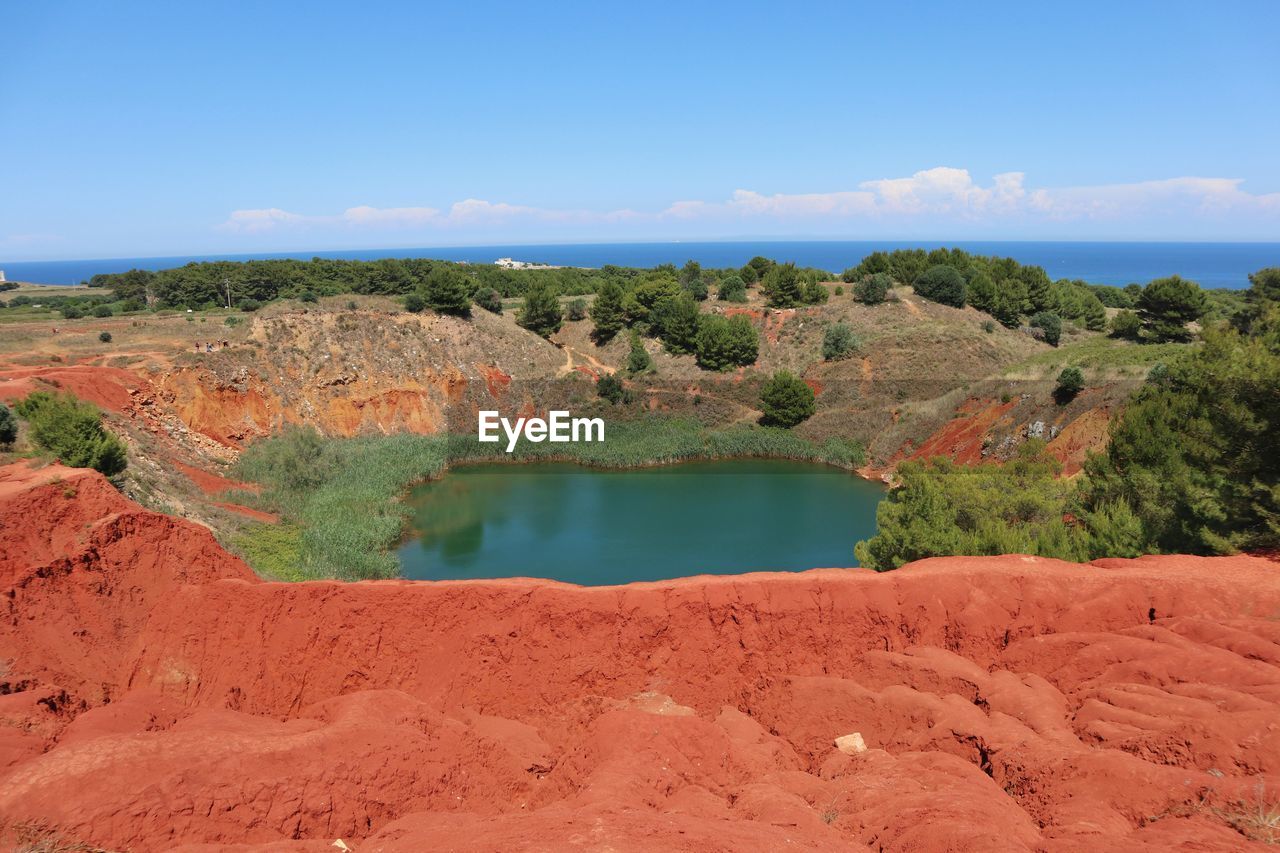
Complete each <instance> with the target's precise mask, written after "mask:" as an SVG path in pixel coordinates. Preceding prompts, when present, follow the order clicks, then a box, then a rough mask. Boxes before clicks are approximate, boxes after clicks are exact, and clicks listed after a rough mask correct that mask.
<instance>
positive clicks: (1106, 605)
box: [0, 466, 1280, 853]
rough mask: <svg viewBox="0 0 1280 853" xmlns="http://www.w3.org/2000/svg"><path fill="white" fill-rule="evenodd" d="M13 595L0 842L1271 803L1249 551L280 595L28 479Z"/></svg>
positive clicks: (488, 843) (806, 823)
mask: <svg viewBox="0 0 1280 853" xmlns="http://www.w3.org/2000/svg"><path fill="white" fill-rule="evenodd" d="M0 602H2V603H0V608H3V611H2V612H3V618H2V619H0V659H3V660H6V661H9V664H8V667H7V674H3V675H0V826H4V825H8V826H13V825H15V824H16V823H25V824H28V825H32V824H38V825H40V826H43V827H47V828H49V831H50V832H54V833H57V834H58V835H59V837H60V838H62V839H65V840H68V841H70V840H79V841H82V842H86V843H89V844H93V845H97V846H100V847H104V848H108V849H115V850H121V849H128V850H133V851H159V850H165V851H168V850H175V849H188V850H225V849H228V848H230V847H231V846H232V845H247V846H246V847H237V848H234V849H253V848H260V849H271V850H317V851H319V850H331V849H333V848H332V847H331V846H330V845H331V844H332V843H333V841H334V840H335V839H339V838H340V839H342V840H343V841H344V842H345V843H346V844H347V845H349V846H350V847H352V848H354V849H355V850H358V851H361V853H364V851H422V850H481V851H508V850H563V849H567V848H575V849H585V850H614V851H638V850H679V851H717V850H777V849H795V850H833V851H834V850H850V849H864V848H866V849H877V850H1072V851H1076V850H1078V851H1085V850H1089V851H1092V850H1152V851H1154V850H1167V849H1170V848H1173V847H1178V846H1184V847H1186V848H1187V849H1195V850H1202V851H1203V850H1234V849H1241V847H1243V846H1246V845H1248V844H1249V843H1250V842H1249V841H1248V840H1247V838H1246V836H1245V835H1244V834H1242V832H1245V833H1253V834H1255V835H1257V836H1258V837H1262V834H1263V833H1265V832H1266V831H1267V829H1266V827H1265V826H1263V825H1262V824H1263V823H1264V820H1263V819H1262V817H1260V815H1261V816H1265V815H1266V814H1267V810H1268V809H1275V808H1276V807H1277V806H1276V798H1275V792H1276V791H1277V790H1280V566H1277V565H1276V564H1274V563H1272V562H1269V561H1266V560H1262V559H1258V558H1252V557H1232V558H1217V559H1206V558H1192V557H1159V558H1144V559H1141V560H1133V561H1129V560H1110V561H1102V562H1100V563H1098V564H1095V565H1074V564H1068V563H1062V562H1057V561H1053V560H1042V559H1034V558H1029V557H1019V556H1009V557H995V558H951V559H940V560H928V561H924V562H921V563H916V564H913V565H911V566H908V567H906V568H904V569H902V570H899V571H897V572H892V573H889V574H886V575H875V574H872V573H870V572H864V571H860V570H838V569H826V570H817V571H812V572H806V573H802V574H754V575H742V576H737V577H717V578H693V579H688V580H683V581H673V582H665V583H657V584H637V585H631V586H626V587H610V588H603V587H597V588H578V587H572V586H567V585H563V584H556V583H551V582H546V581H535V580H511V581H476V582H451V583H415V582H398V581H391V582H367V583H355V584H341V583H330V582H317V583H306V584H281V583H266V582H262V581H259V580H258V579H256V578H255V577H253V576H252V575H251V574H250V572H249V570H248V569H247V568H246V567H245V566H244V564H243V563H241V562H240V561H239V560H238V559H236V558H234V557H231V556H229V555H228V554H226V553H225V552H224V551H222V550H221V549H220V548H219V547H218V545H217V544H216V543H215V542H214V540H213V539H212V537H211V536H210V535H209V533H208V532H207V531H206V530H205V529H204V528H202V527H199V526H197V525H194V524H192V523H189V522H186V521H184V520H181V519H175V518H171V517H168V516H164V515H159V514H156V513H152V512H148V511H145V510H142V509H140V508H139V507H137V506H136V505H134V504H132V503H130V502H129V501H128V500H126V499H125V498H123V497H122V496H120V495H119V494H118V493H117V492H115V491H114V490H113V489H112V488H111V486H110V485H109V484H108V483H106V482H105V481H104V480H103V479H102V478H101V477H98V476H97V475H96V474H93V473H90V472H84V471H71V470H68V469H59V468H46V469H43V470H40V471H32V470H30V469H27V468H25V467H19V466H11V467H9V468H5V469H0ZM855 732H856V733H858V734H859V736H860V739H859V738H849V739H846V740H842V741H841V743H842V744H843V749H841V748H837V747H836V745H835V740H836V738H841V737H843V736H846V735H852V734H853V733H855ZM1260 783H1261V784H1263V785H1264V786H1265V787H1263V788H1259V784H1260ZM1259 809H1261V811H1259Z"/></svg>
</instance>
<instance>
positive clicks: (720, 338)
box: [696, 314, 760, 370]
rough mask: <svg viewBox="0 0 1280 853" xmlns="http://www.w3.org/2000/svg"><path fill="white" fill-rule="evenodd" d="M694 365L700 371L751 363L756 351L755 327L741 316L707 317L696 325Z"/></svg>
mask: <svg viewBox="0 0 1280 853" xmlns="http://www.w3.org/2000/svg"><path fill="white" fill-rule="evenodd" d="M696 346H697V355H698V366H699V367H701V368H703V369H704V370H729V369H731V368H734V367H741V366H745V365H748V364H754V363H755V360H756V357H757V355H758V354H759V350H760V339H759V337H758V336H757V335H756V329H755V326H752V325H751V321H750V320H748V319H747V318H746V317H744V316H742V315H737V316H734V317H722V316H720V315H718V314H708V315H706V316H704V317H702V319H701V321H700V322H699V324H698V337H697V342H696Z"/></svg>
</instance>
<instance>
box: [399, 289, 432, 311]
mask: <svg viewBox="0 0 1280 853" xmlns="http://www.w3.org/2000/svg"><path fill="white" fill-rule="evenodd" d="M426 309H427V300H426V299H424V298H423V297H422V294H420V293H410V294H409V295H408V296H406V297H405V298H404V310H406V311H408V312H409V313H410V314H421V313H422V312H423V311H425V310H426Z"/></svg>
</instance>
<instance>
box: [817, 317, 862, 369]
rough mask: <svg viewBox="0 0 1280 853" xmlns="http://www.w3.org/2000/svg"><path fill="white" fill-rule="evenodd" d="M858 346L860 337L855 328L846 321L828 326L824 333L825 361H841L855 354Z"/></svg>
mask: <svg viewBox="0 0 1280 853" xmlns="http://www.w3.org/2000/svg"><path fill="white" fill-rule="evenodd" d="M857 348H858V339H857V337H855V336H854V334H853V330H852V329H850V328H849V327H848V326H846V325H845V324H844V323H836V324H835V325H834V326H828V327H827V330H826V331H825V332H823V333H822V358H823V360H824V361H839V360H841V359H843V358H848V357H849V356H851V355H853V352H854V350H856V349H857Z"/></svg>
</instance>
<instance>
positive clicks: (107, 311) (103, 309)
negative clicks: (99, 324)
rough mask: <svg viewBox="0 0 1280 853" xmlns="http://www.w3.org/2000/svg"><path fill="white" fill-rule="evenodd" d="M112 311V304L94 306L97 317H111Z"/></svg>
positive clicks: (94, 314) (94, 313)
mask: <svg viewBox="0 0 1280 853" xmlns="http://www.w3.org/2000/svg"><path fill="white" fill-rule="evenodd" d="M112 313H113V312H112V311H111V306H110V305H95V306H94V307H93V316H95V317H110V316H112Z"/></svg>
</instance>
